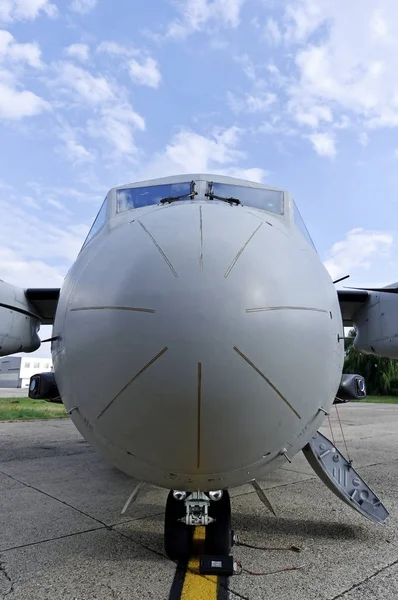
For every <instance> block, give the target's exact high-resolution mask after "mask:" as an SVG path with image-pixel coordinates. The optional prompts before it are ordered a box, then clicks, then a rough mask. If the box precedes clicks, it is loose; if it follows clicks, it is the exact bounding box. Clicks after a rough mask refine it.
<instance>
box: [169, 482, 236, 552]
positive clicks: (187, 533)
mask: <svg viewBox="0 0 398 600" xmlns="http://www.w3.org/2000/svg"><path fill="white" fill-rule="evenodd" d="M194 526H205V527H206V536H205V545H204V549H205V553H206V554H209V555H217V556H229V554H230V552H231V547H232V543H233V533H232V530H231V503H230V498H229V493H228V491H227V490H224V491H221V490H220V491H217V492H208V493H206V494H205V493H203V492H192V493H189V492H188V493H187V492H181V491H177V490H175V491H173V490H172V491H170V492H169V495H168V498H167V503H166V513H165V522H164V546H165V551H166V554H167V556H168V557H169V558H171V559H172V560H177V561H187V560H188V559H189V557H190V556H191V555H192V553H193V550H194V548H193V530H194Z"/></svg>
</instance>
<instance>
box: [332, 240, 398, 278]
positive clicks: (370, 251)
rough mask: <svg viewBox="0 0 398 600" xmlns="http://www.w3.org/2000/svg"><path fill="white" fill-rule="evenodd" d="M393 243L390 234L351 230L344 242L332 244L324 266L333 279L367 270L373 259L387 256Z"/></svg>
mask: <svg viewBox="0 0 398 600" xmlns="http://www.w3.org/2000/svg"><path fill="white" fill-rule="evenodd" d="M393 242H394V238H393V236H392V235H391V234H390V233H385V232H384V233H383V232H380V231H367V230H365V229H362V228H357V229H352V230H351V231H349V232H348V233H347V235H346V237H345V239H344V240H342V241H340V242H336V243H335V244H333V246H332V248H331V249H330V251H329V253H328V258H327V260H325V261H324V265H325V267H326V268H327V270H328V271H329V273H330V276H331V277H332V278H333V279H336V278H338V277H343V276H344V275H349V274H350V275H352V271H356V270H359V269H364V270H369V269H370V267H371V266H372V263H373V261H374V260H375V259H378V258H379V257H381V256H383V257H385V256H386V255H388V253H389V251H390V250H391V247H392V244H393Z"/></svg>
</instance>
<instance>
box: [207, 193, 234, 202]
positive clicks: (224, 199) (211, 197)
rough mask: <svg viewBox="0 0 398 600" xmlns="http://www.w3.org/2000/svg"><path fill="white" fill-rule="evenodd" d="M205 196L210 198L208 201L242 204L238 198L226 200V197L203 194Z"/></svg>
mask: <svg viewBox="0 0 398 600" xmlns="http://www.w3.org/2000/svg"><path fill="white" fill-rule="evenodd" d="M205 196H206V197H207V198H210V200H223V201H224V202H229V203H230V204H236V205H238V204H242V202H241V201H240V200H239V198H227V197H226V196H216V195H215V194H210V193H208V194H205Z"/></svg>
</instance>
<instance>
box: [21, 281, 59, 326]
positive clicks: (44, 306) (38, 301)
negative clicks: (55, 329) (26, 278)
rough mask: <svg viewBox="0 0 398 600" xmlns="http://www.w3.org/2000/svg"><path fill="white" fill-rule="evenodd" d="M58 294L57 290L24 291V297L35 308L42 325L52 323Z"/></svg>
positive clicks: (37, 289)
mask: <svg viewBox="0 0 398 600" xmlns="http://www.w3.org/2000/svg"><path fill="white" fill-rule="evenodd" d="M59 292H60V289H59V288H28V289H27V290H25V296H26V297H27V299H28V300H29V302H30V303H31V304H32V306H33V307H34V308H35V310H36V313H37V315H38V316H39V317H40V320H41V323H42V325H52V324H53V323H54V318H55V312H56V310H57V305H58V298H59Z"/></svg>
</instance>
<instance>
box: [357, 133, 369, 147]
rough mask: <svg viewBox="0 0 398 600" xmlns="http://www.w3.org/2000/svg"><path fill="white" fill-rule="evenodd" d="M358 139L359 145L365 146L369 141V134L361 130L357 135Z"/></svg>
mask: <svg viewBox="0 0 398 600" xmlns="http://www.w3.org/2000/svg"><path fill="white" fill-rule="evenodd" d="M358 141H359V143H360V144H361V146H367V145H368V143H369V135H368V134H367V133H366V131H361V133H360V134H359V136H358Z"/></svg>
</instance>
